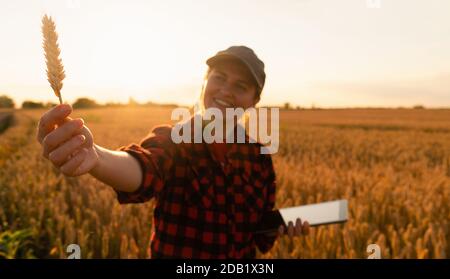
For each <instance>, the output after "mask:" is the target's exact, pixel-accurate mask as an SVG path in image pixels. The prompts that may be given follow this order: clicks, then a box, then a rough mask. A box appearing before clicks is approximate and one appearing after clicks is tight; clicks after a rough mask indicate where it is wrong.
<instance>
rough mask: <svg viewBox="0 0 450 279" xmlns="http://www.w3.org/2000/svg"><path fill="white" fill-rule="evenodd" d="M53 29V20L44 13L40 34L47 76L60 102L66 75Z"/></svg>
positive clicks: (56, 36)
mask: <svg viewBox="0 0 450 279" xmlns="http://www.w3.org/2000/svg"><path fill="white" fill-rule="evenodd" d="M55 29H56V26H55V22H54V21H53V20H52V18H51V17H49V16H47V15H45V16H44V17H43V18H42V35H43V36H44V42H43V47H44V51H45V59H46V63H47V77H48V82H50V85H51V87H52V88H53V91H54V92H55V95H56V96H58V98H59V103H60V104H62V98H61V88H62V86H63V83H62V81H63V79H64V78H65V77H66V75H65V73H64V66H63V64H62V60H61V59H60V58H59V55H60V53H61V50H60V49H59V46H58V34H57V33H56V30H55Z"/></svg>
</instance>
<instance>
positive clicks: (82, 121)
mask: <svg viewBox="0 0 450 279" xmlns="http://www.w3.org/2000/svg"><path fill="white" fill-rule="evenodd" d="M77 121H78V123H77V124H78V125H79V126H80V127H82V126H83V125H84V120H83V119H82V118H78V119H77Z"/></svg>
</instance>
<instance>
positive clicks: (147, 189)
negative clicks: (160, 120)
mask: <svg viewBox="0 0 450 279" xmlns="http://www.w3.org/2000/svg"><path fill="white" fill-rule="evenodd" d="M170 135H171V127H170V126H160V127H156V128H154V129H153V132H152V134H150V135H149V136H147V137H146V138H145V139H144V140H142V142H141V143H140V145H137V144H131V145H129V146H126V147H121V148H119V150H123V151H126V152H128V153H129V154H131V155H132V156H133V157H134V158H136V159H137V160H138V162H139V163H140V166H141V167H142V170H143V180H142V184H141V185H140V187H139V188H138V189H137V190H136V191H135V192H133V193H128V192H121V191H117V197H118V200H119V202H120V203H140V202H145V201H148V200H150V199H151V198H155V199H156V203H155V208H154V217H153V233H152V236H151V257H152V258H206V259H208V258H222V259H225V258H254V257H255V253H256V250H255V247H256V246H257V247H258V248H259V250H260V251H261V252H262V253H265V252H267V251H268V250H269V249H270V248H271V247H272V246H273V243H274V241H275V239H276V236H275V237H268V236H266V235H262V234H254V233H253V232H254V230H255V229H256V226H257V225H258V222H259V221H260V220H261V217H262V215H263V213H264V212H266V211H270V210H272V209H273V207H274V203H275V172H274V169H273V165H272V159H271V156H270V155H267V154H260V147H261V145H260V144H258V143H248V141H247V143H231V144H227V148H226V152H225V158H223V159H225V161H224V162H220V161H219V160H218V158H217V154H218V153H217V152H213V151H214V150H212V149H213V148H215V147H214V145H212V144H206V143H180V144H175V143H174V142H173V141H172V139H171V136H170ZM247 139H248V137H247ZM216 151H217V150H216ZM222 152H223V149H222ZM219 154H220V152H219ZM222 157H223V156H222Z"/></svg>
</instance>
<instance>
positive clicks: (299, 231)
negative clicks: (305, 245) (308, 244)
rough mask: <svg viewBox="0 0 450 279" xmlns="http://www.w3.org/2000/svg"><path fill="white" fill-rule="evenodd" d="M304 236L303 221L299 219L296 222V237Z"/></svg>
mask: <svg viewBox="0 0 450 279" xmlns="http://www.w3.org/2000/svg"><path fill="white" fill-rule="evenodd" d="M301 234H302V219H300V218H297V220H296V221H295V235H301Z"/></svg>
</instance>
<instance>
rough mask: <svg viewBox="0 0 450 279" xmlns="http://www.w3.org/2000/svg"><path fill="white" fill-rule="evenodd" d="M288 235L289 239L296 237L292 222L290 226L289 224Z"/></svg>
mask: <svg viewBox="0 0 450 279" xmlns="http://www.w3.org/2000/svg"><path fill="white" fill-rule="evenodd" d="M288 235H289V237H293V236H294V223H293V222H292V221H289V224H288Z"/></svg>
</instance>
